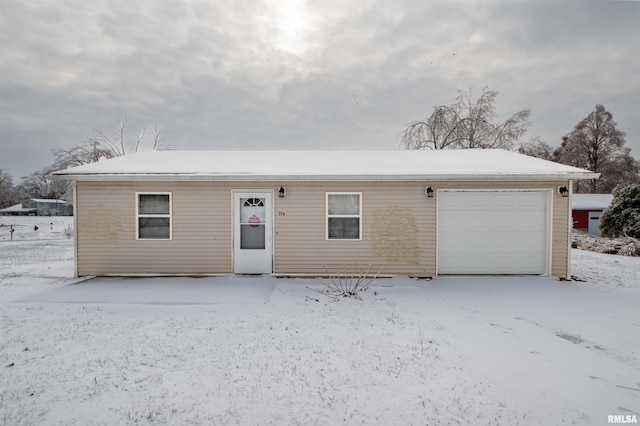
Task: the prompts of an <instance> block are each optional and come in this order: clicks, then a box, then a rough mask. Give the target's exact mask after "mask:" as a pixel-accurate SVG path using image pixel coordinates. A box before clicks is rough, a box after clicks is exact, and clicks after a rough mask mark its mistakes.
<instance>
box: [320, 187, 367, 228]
mask: <svg viewBox="0 0 640 426" xmlns="http://www.w3.org/2000/svg"><path fill="white" fill-rule="evenodd" d="M361 238H362V193H361V192H327V239H328V240H360V239H361Z"/></svg>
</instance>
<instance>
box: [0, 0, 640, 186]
mask: <svg viewBox="0 0 640 426" xmlns="http://www.w3.org/2000/svg"><path fill="white" fill-rule="evenodd" d="M287 16H288V17H289V18H290V19H286V18H287ZM296 16H302V17H303V18H304V19H296ZM638 18H640V4H639V3H636V2H604V1H590V2H583V1H575V2H574V1H563V2H539V1H518V2H453V3H451V2H444V1H443V2H384V1H374V0H370V1H336V0H325V1H322V2H310V1H305V0H299V1H293V0H292V1H291V2H288V1H286V0H280V1H275V0H256V1H239V2H213V1H212V2H209V1H197V0H193V1H136V2H131V1H92V2H85V1H80V0H62V1H56V2H45V1H35V2H22V1H18V0H2V5H1V7H0V19H1V20H2V25H0V39H1V40H2V43H0V168H6V169H8V170H9V171H10V172H11V173H12V174H13V175H14V177H15V178H16V179H17V178H18V177H20V176H22V175H25V174H28V173H30V172H32V171H34V170H37V169H40V168H42V167H43V166H45V165H47V164H49V163H50V162H51V159H52V158H51V155H50V150H51V149H52V148H60V147H63V148H64V147H70V146H71V145H74V144H78V143H81V142H82V141H84V140H85V139H86V138H88V137H89V136H90V135H91V131H92V129H93V128H96V127H103V128H104V129H105V131H107V132H108V131H109V130H110V126H112V125H113V123H114V122H115V120H116V118H117V117H119V116H120V117H123V116H126V117H128V119H129V128H130V130H131V137H133V136H134V133H135V131H137V130H139V129H140V128H142V127H143V126H144V125H145V124H153V123H157V124H158V125H159V126H160V128H161V130H162V131H163V134H162V140H163V144H164V146H170V147H172V148H240V149H269V148H273V149H278V148H289V149H310V148H320V149H323V148H340V147H352V148H394V147H397V146H398V144H399V141H398V139H397V136H398V134H399V132H400V131H401V130H402V128H403V126H404V125H405V124H406V123H407V122H409V121H412V120H416V119H420V118H424V117H426V116H428V115H429V114H430V112H431V111H432V109H433V107H434V106H436V105H440V104H450V103H452V102H453V101H454V99H455V95H456V90H458V89H466V88H469V87H474V88H476V90H479V89H480V88H481V87H482V86H484V85H489V86H490V88H491V89H494V90H498V91H499V92H500V96H499V97H498V105H497V107H498V113H499V114H501V115H503V116H506V115H509V114H512V113H514V112H515V111H517V110H519V109H522V108H528V107H530V108H532V110H533V111H532V119H533V126H532V128H531V129H530V132H529V134H528V136H527V137H526V139H527V140H528V139H529V138H532V137H534V136H541V137H542V138H543V139H545V140H547V141H548V142H549V143H551V144H558V143H559V141H560V138H561V136H562V135H564V134H566V133H568V132H570V131H571V130H572V128H573V126H574V125H575V124H576V123H577V122H578V121H579V120H580V119H582V118H583V117H585V116H586V115H587V114H588V113H589V112H591V111H592V110H593V109H594V107H595V104H596V103H602V104H604V105H605V107H606V108H607V109H609V110H610V111H611V112H612V113H613V114H614V117H615V119H616V120H617V122H618V124H619V128H620V129H621V130H623V131H625V132H627V144H628V146H629V147H631V148H633V154H634V155H635V156H636V157H640V138H638V134H639V133H640V120H638V116H639V112H640V82H639V81H638V77H637V76H638V75H640V64H639V60H638V59H637V58H639V57H640V46H639V42H638V40H640V29H639V28H638V25H637V22H638V21H639V19H638Z"/></svg>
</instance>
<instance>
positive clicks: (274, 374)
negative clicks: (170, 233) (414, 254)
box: [0, 217, 640, 425]
mask: <svg viewBox="0 0 640 426" xmlns="http://www.w3.org/2000/svg"><path fill="white" fill-rule="evenodd" d="M20 219H22V220H27V219H29V220H32V221H37V220H40V221H42V220H46V219H48V218H46V219H45V218H42V219H41V218H20ZM60 219H61V218H56V220H60ZM63 220H70V218H66V219H63ZM3 221H4V222H3ZM5 222H6V221H5V218H2V217H0V224H2V223H5ZM50 222H51V221H50ZM50 222H44V223H45V228H46V224H47V223H50ZM38 226H39V230H38V231H36V232H40V231H41V230H42V226H40V225H38ZM50 227H55V226H54V225H50ZM32 228H33V226H23V229H24V230H25V235H24V238H23V240H30V241H20V240H18V241H13V242H11V241H8V239H3V237H4V233H5V231H6V229H7V228H5V227H2V226H0V233H2V234H1V235H0V424H7V425H9V424H11V425H14V424H18V425H20V424H24V425H26V424H38V425H40V424H60V425H62V424H64V425H67V424H79V425H92V424H105V425H113V424H206V425H227V424H229V425H236V424H239V425H271V424H273V425H288V424H302V425H314V424H318V425H335V424H347V425H352V424H365V425H372V424H380V425H411V424H413V425H424V424H429V425H438V424H442V425H450V424H474V425H480V424H482V425H490V424H499V425H504V424H509V425H515V424H521V425H540V424H544V425H546V424H549V425H557V424H579V425H583V424H592V425H605V424H607V421H608V418H607V416H608V415H616V414H622V415H630V416H631V415H635V416H636V418H637V419H638V420H640V337H639V336H640V313H639V311H640V309H638V308H639V306H640V288H639V283H640V258H628V257H622V256H613V255H604V254H598V253H591V252H583V251H579V250H573V252H572V256H573V265H574V268H573V274H574V275H575V276H577V277H579V278H581V279H585V280H586V281H585V282H560V281H557V280H555V279H552V278H536V277H507V278H505V277H479V278H478V277H475V278H473V277H460V278H457V277H455V278H454V277H446V278H438V279H435V280H433V281H423V280H412V279H408V278H402V277H401V278H396V279H393V280H378V281H377V282H376V283H375V284H374V286H372V287H371V288H370V289H369V291H367V292H366V293H365V294H364V295H363V300H352V299H344V300H340V301H332V300H330V299H328V298H326V297H323V296H321V295H318V294H317V293H314V292H312V291H310V290H309V289H307V288H306V287H308V286H311V287H315V286H319V282H318V280H283V279H280V280H278V279H272V278H258V279H257V280H259V281H258V282H263V283H264V284H265V285H266V286H269V288H270V292H268V294H267V295H266V296H265V300H266V303H258V304H255V303H246V304H245V303H233V304H232V303H227V304H220V303H207V301H206V300H203V301H200V302H204V303H201V304H163V303H158V304H144V303H53V302H44V301H39V302H34V301H30V302H25V301H24V300H27V299H31V300H35V299H38V300H46V299H47V297H44V296H42V292H50V293H44V294H50V295H53V294H58V293H56V291H55V290H54V291H51V290H52V289H55V288H57V287H61V286H63V285H65V284H68V283H71V282H73V281H74V280H73V279H72V278H71V277H72V274H73V260H72V256H73V246H72V244H73V243H72V240H70V239H67V238H66V237H65V236H64V233H63V234H56V232H57V231H56V230H55V229H49V230H48V231H47V232H43V233H40V234H37V236H34V235H31V236H28V235H27V234H28V233H27V232H26V230H27V229H32ZM16 232H17V231H16ZM14 239H15V234H14ZM200 280H202V279H200ZM206 280H211V285H218V286H221V287H223V288H224V289H225V291H228V290H229V289H230V288H231V290H233V288H232V287H233V285H234V284H239V285H242V282H241V281H238V279H228V278H221V279H219V280H215V279H209V278H207V279H206ZM195 281H198V280H194V282H195ZM88 283H91V282H87V283H85V284H83V283H80V284H77V286H83V285H86V284H88ZM161 284H162V285H161V286H159V288H163V290H162V291H163V292H167V291H169V290H167V289H166V282H162V283H161ZM253 284H255V281H254V282H253V283H252V285H253ZM132 285H135V282H133V283H132ZM186 285H191V284H190V283H188V282H187V283H186ZM198 285H200V284H198ZM78 288H82V287H78ZM61 290H62V289H61ZM68 290H69V288H65V289H64V291H68ZM159 291H160V290H159ZM120 295H121V297H123V298H126V294H125V295H122V291H121V292H120ZM51 299H53V297H51ZM17 300H23V301H17ZM123 301H124V300H123ZM134 302H136V301H134ZM247 302H255V300H247Z"/></svg>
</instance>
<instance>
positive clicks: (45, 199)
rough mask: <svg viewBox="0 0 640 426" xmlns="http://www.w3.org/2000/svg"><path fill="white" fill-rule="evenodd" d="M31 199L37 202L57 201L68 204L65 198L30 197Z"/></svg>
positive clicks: (57, 202)
mask: <svg viewBox="0 0 640 426" xmlns="http://www.w3.org/2000/svg"><path fill="white" fill-rule="evenodd" d="M29 200H31V201H35V202H36V203H56V204H67V202H66V201H64V200H59V199H55V198H29Z"/></svg>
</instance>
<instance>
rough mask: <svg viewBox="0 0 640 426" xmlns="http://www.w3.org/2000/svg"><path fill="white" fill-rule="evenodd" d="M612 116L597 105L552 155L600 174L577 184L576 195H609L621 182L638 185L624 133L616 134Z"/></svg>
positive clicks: (639, 169)
mask: <svg viewBox="0 0 640 426" xmlns="http://www.w3.org/2000/svg"><path fill="white" fill-rule="evenodd" d="M617 125H618V124H617V123H616V122H615V121H614V120H613V114H611V113H610V112H609V111H607V110H606V109H605V108H604V106H602V105H596V110H595V111H593V112H591V113H589V115H587V116H586V117H585V118H584V119H582V120H581V121H580V122H579V123H578V124H577V125H576V126H575V128H574V129H573V131H572V132H571V133H569V134H567V135H565V136H564V137H563V138H562V144H561V145H560V147H559V148H558V149H557V150H556V151H555V153H554V156H555V157H556V158H557V161H558V162H560V163H563V164H568V165H571V166H576V167H581V168H584V169H588V170H591V171H592V172H596V173H600V174H601V175H600V178H599V179H592V180H591V181H588V182H586V184H581V183H580V182H577V183H576V188H575V189H576V192H591V193H598V192H611V191H612V190H613V188H615V187H616V185H617V184H619V183H622V182H640V167H639V165H638V161H636V160H635V159H634V158H633V157H632V156H631V154H630V152H631V150H630V149H629V148H626V147H625V146H624V144H625V133H624V132H622V131H620V130H618V128H617Z"/></svg>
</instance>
